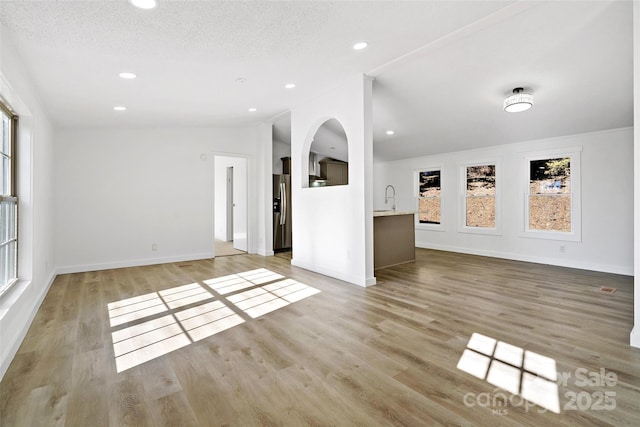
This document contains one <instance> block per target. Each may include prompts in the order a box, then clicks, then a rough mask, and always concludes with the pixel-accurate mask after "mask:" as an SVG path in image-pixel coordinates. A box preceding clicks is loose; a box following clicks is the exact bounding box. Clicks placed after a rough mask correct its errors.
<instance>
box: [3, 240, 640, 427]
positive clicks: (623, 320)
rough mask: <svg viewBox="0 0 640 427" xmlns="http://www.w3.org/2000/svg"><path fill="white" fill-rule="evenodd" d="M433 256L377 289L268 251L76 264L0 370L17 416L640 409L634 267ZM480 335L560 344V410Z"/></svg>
mask: <svg viewBox="0 0 640 427" xmlns="http://www.w3.org/2000/svg"><path fill="white" fill-rule="evenodd" d="M416 254H417V258H418V260H417V262H415V263H410V264H404V265H401V266H397V267H393V268H388V269H384V270H379V271H377V272H376V275H377V278H378V281H379V284H378V285H377V286H374V287H371V288H367V289H362V288H359V287H356V286H353V285H349V284H346V283H343V282H340V281H338V280H335V279H332V278H328V277H325V276H321V275H318V274H315V273H312V272H309V271H306V270H302V269H299V268H295V267H292V266H291V265H290V263H289V260H288V259H287V258H286V257H260V256H253V255H243V256H235V257H224V258H216V259H215V260H204V261H192V262H182V263H174V264H165V265H159V266H148V267H138V268H127V269H118V270H108V271H99V272H90V273H79V274H69V275H61V276H59V277H58V278H57V279H56V280H55V282H54V284H53V285H52V287H51V290H50V292H49V294H48V295H47V297H46V298H45V300H44V303H43V304H42V306H41V308H40V310H39V312H38V314H37V316H36V319H35V321H34V323H33V325H32V326H31V328H30V330H29V332H28V334H27V336H26V338H25V340H24V342H23V344H22V346H21V347H20V349H19V351H18V354H17V355H16V357H15V359H14V360H13V362H12V364H11V366H10V367H9V369H8V371H7V373H6V375H5V377H4V379H3V380H2V382H1V383H0V398H1V403H0V425H2V426H7V427H8V426H227V425H228V426H303V425H314V426H387V425H389V426H391V425H405V426H434V425H466V426H503V425H504V426H520V425H529V426H540V425H547V426H555V425H579V426H590V425H593V426H607V425H610V426H624V425H636V426H637V425H638V422H639V421H640V350H638V349H633V348H630V347H629V346H628V339H629V332H630V330H631V328H632V322H633V279H632V278H631V277H627V276H618V275H612V274H603V273H595V272H589V271H582V270H574V269H566V268H560V267H550V266H543V265H537V264H528V263H523V262H515V261H506V260H500V259H492V258H484V257H477V256H470V255H462V254H455V253H447V252H439V251H431V250H424V249H418V250H417V251H416ZM260 269H264V270H260ZM255 270H259V271H260V273H255ZM265 270H268V271H267V272H265ZM248 271H254V273H252V274H249V275H244V276H243V273H244V272H248ZM221 277H226V279H224V280H223V279H220V278H221ZM212 279H213V280H212ZM216 279H217V280H216ZM287 279H290V280H289V281H287V282H284V281H285V280H287ZM225 286H228V287H225ZM286 286H291V288H287V287H286ZM602 286H606V287H612V288H616V289H617V291H616V292H615V293H614V294H607V293H604V292H601V291H600V287H602ZM294 288H295V289H298V291H297V292H293V293H287V292H283V291H282V289H294ZM316 290H317V291H319V292H318V293H314V292H315V291H316ZM177 292H184V293H183V294H182V293H181V294H180V295H184V298H181V299H179V298H177V297H176V295H178V293H177ZM134 297H139V298H138V300H137V301H138V302H132V301H127V300H128V299H131V298H134ZM267 297H268V298H267ZM303 297H304V298H303ZM265 298H266V299H265ZM269 298H272V299H271V300H269ZM252 301H253V302H252ZM265 301H267V302H265ZM260 303H262V304H260ZM274 304H275V305H274ZM206 307H210V309H209V308H207V309H206V310H205V308H206ZM278 307H279V308H278ZM275 308H277V309H275ZM127 310H128V311H127ZM207 310H208V311H207ZM252 310H253V311H252ZM255 310H258V311H255ZM259 310H262V311H269V310H272V311H270V312H267V313H266V314H263V315H256V316H255V318H254V317H252V315H251V314H254V315H255V314H256V313H258V314H259V313H260V311H259ZM122 312H126V313H127V314H125V315H122V316H132V317H131V318H129V317H117V318H116V315H118V316H120V315H121V314H120V313H122ZM114 319H120V320H114ZM203 319H204V320H203ZM232 321H233V322H235V323H238V322H239V324H237V325H235V326H232V325H234V324H235V323H229V322H232ZM119 322H121V323H119ZM198 322H199V323H198ZM143 327H144V328H147V329H145V331H146V332H140V328H143ZM135 331H137V332H135ZM166 331H174V332H166ZM474 333H477V334H482V335H484V336H486V337H490V338H494V339H496V340H498V341H502V342H504V343H507V344H510V345H512V346H516V347H518V348H520V349H523V350H524V351H527V352H533V353H537V354H539V355H542V356H545V357H547V358H550V359H552V360H554V361H555V364H556V365H555V370H556V371H557V372H559V373H560V374H561V376H563V377H564V378H566V380H565V381H559V382H556V383H551V384H558V383H559V386H558V387H557V390H556V391H553V392H552V393H547V395H549V394H550V395H556V394H557V396H556V397H557V399H559V407H560V413H554V412H551V411H550V410H544V408H542V407H541V406H540V405H537V406H536V405H533V404H530V403H526V402H525V401H523V400H522V399H521V398H514V397H518V396H517V393H516V395H509V394H508V393H505V394H506V396H510V397H511V398H510V399H509V400H508V401H507V402H506V403H505V404H504V405H503V404H502V402H503V400H501V399H500V398H499V397H500V396H501V395H502V392H501V390H500V389H499V388H497V387H496V386H495V385H492V384H490V383H489V382H488V380H486V379H484V377H483V378H482V379H480V378H476V377H475V376H473V375H471V374H469V373H467V372H464V371H463V370H461V369H458V362H459V361H460V359H461V356H462V354H463V352H464V351H465V348H467V346H468V345H471V344H470V343H469V339H470V337H471V336H472V334H474ZM122 334H125V337H126V339H125V338H119V337H120V336H121V335H122ZM127 334H128V335H127ZM162 334H165V335H162ZM153 337H156V338H153ZM158 337H159V338H158ZM154 340H155V341H154ZM185 340H187V341H185ZM114 341H115V342H116V345H114ZM185 342H186V344H185ZM123 343H127V344H130V345H131V346H133V347H132V348H134V350H131V348H129V349H128V350H122V349H121V347H120V346H121V345H122V344H123ZM136 343H137V344H136ZM176 343H178V344H176ZM136 345H137V347H135V346H136ZM174 348H175V349H174ZM172 349H173V351H170V350H172ZM127 352H130V353H127ZM136 352H139V354H140V360H141V361H142V360H146V361H144V362H140V363H137V362H135V361H134V362H128V363H130V364H131V366H130V367H125V369H122V368H123V366H124V365H123V363H124V362H122V361H123V360H125V357H128V356H127V355H129V356H130V355H131V354H138V353H136ZM163 352H165V353H166V354H162V353H163ZM123 354H124V355H123ZM474 354H476V355H478V354H480V353H474ZM495 358H498V356H496V355H495V354H494V359H495ZM147 359H148V360H147ZM126 360H131V359H126ZM494 362H495V360H494V361H493V362H492V363H494ZM525 363H526V362H525ZM516 365H517V363H516ZM127 366H128V365H127ZM119 367H120V369H122V370H121V372H118V370H119ZM511 369H516V368H513V366H512V367H511ZM527 369H529V368H527ZM516 370H517V369H516ZM602 370H604V371H602ZM603 372H604V373H605V375H602V374H603ZM607 373H613V374H615V376H616V381H615V384H612V383H611V382H610V383H609V384H608V385H607V384H603V383H601V382H600V381H599V380H604V379H605V376H606V374H607ZM567 375H570V377H568V378H567ZM525 376H526V373H523V374H522V379H524V377H525ZM590 376H591V377H593V378H595V379H597V380H598V381H597V382H598V384H595V383H586V382H585V381H584V380H583V379H584V378H589V377H590ZM583 377H584V378H583ZM609 378H611V377H609ZM517 380H518V381H520V380H521V378H519V377H518V378H517ZM542 380H544V378H542ZM523 387H524V386H523ZM605 392H607V393H608V394H606V397H607V399H604V396H605ZM572 400H573V401H572ZM613 406H615V407H614V408H613Z"/></svg>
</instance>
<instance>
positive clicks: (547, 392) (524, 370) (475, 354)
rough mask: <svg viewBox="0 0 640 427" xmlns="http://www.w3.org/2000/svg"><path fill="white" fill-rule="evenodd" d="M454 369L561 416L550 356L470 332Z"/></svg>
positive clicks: (553, 367) (555, 379) (553, 366)
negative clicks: (465, 346) (469, 336)
mask: <svg viewBox="0 0 640 427" xmlns="http://www.w3.org/2000/svg"><path fill="white" fill-rule="evenodd" d="M457 368H458V369H460V370H461V371H464V372H466V373H468V374H471V375H473V376H474V377H477V378H480V379H482V380H486V381H487V382H488V383H489V384H492V385H495V386H496V387H500V388H501V389H503V390H506V391H508V392H510V393H512V394H514V395H519V396H521V397H522V398H524V399H526V400H528V401H529V402H532V403H535V404H536V405H540V406H541V407H543V408H545V409H548V410H550V411H552V412H555V413H556V414H559V413H560V400H559V395H558V385H557V383H556V381H557V371H556V361H555V360H554V359H552V358H550V357H547V356H543V355H540V354H537V353H534V352H532V351H529V350H524V349H522V348H520V347H516V346H514V345H511V344H508V343H505V342H502V341H497V340H496V339H494V338H491V337H487V336H485V335H482V334H478V333H473V334H472V335H471V338H470V339H469V341H468V343H467V348H466V349H465V350H464V351H463V353H462V356H461V357H460V360H459V361H458V365H457ZM521 379H522V380H521Z"/></svg>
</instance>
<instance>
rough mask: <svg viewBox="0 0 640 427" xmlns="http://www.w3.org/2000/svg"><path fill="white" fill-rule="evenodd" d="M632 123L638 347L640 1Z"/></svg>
mask: <svg viewBox="0 0 640 427" xmlns="http://www.w3.org/2000/svg"><path fill="white" fill-rule="evenodd" d="M633 82H634V83H633V87H634V95H633V108H634V112H633V125H634V146H635V150H634V159H635V160H634V164H635V167H634V176H635V179H634V183H635V187H634V192H635V193H634V194H635V197H634V200H635V202H634V206H635V208H634V209H635V215H634V218H635V227H634V229H635V232H634V236H635V237H634V248H635V256H634V272H635V278H634V307H635V316H634V319H635V321H634V328H633V330H632V331H631V340H630V342H631V345H632V346H634V347H638V348H640V1H639V0H635V1H634V2H633Z"/></svg>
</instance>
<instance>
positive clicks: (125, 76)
mask: <svg viewBox="0 0 640 427" xmlns="http://www.w3.org/2000/svg"><path fill="white" fill-rule="evenodd" d="M118 75H119V76H120V78H123V79H135V78H136V75H135V74H134V73H129V72H124V73H120V74H118Z"/></svg>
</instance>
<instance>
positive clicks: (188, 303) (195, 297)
mask: <svg viewBox="0 0 640 427" xmlns="http://www.w3.org/2000/svg"><path fill="white" fill-rule="evenodd" d="M319 292H320V291H319V290H318V289H315V288H313V287H311V286H308V285H305V284H303V283H300V282H298V281H296V280H293V279H287V278H285V277H284V276H282V275H281V274H278V273H274V272H272V271H270V270H267V269H264V268H261V269H257V270H251V271H246V272H243V273H238V274H231V275H227V276H223V277H218V278H212V279H208V280H204V281H203V283H190V284H187V285H181V286H176V287H173V288H170V289H165V290H162V291H158V292H152V293H148V294H144V295H139V296H136V297H133V298H127V299H123V300H120V301H115V302H112V303H109V304H107V310H108V312H109V322H110V325H111V328H112V333H111V337H112V341H113V352H114V357H115V363H116V371H117V372H123V371H125V370H127V369H130V368H132V367H134V366H138V365H140V364H142V363H145V362H148V361H150V360H153V359H155V358H157V357H160V356H163V355H165V354H168V353H170V352H172V351H175V350H178V349H180V348H182V347H186V346H188V345H189V344H191V343H193V342H196V341H200V340H202V339H204V338H208V337H211V336H213V335H215V334H217V333H219V332H222V331H225V330H227V329H230V328H232V327H234V326H237V325H240V324H242V323H244V322H245V321H247V320H250V319H255V318H257V317H260V316H263V315H265V314H267V313H270V312H272V311H275V310H277V309H280V308H282V307H285V306H287V305H289V304H292V303H294V302H297V301H300V300H302V299H305V298H308V297H310V296H312V295H315V294H317V293H319Z"/></svg>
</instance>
